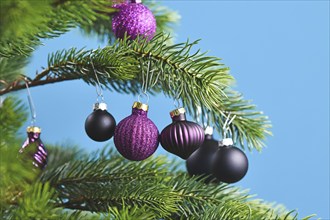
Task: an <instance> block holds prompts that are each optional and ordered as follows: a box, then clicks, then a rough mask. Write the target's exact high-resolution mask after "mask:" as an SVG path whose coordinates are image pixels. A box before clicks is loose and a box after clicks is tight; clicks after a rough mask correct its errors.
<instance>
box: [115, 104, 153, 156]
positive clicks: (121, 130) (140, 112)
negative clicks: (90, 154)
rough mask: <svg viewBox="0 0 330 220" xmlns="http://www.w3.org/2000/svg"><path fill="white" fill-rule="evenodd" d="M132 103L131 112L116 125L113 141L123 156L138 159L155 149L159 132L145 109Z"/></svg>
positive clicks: (148, 154) (149, 154)
mask: <svg viewBox="0 0 330 220" xmlns="http://www.w3.org/2000/svg"><path fill="white" fill-rule="evenodd" d="M140 104H141V103H140ZM134 105H135V103H134ZM134 105H133V110H132V114H131V115H130V116H128V117H126V118H124V119H123V120H122V121H121V122H119V124H118V125H117V127H116V130H115V135H114V143H115V146H116V148H117V150H118V151H119V153H120V154H121V155H122V156H123V157H125V158H127V159H129V160H134V161H139V160H144V159H146V158H148V157H150V156H151V155H152V154H153V153H154V152H155V151H156V149H157V147H158V144H159V142H158V135H159V132H158V129H157V127H156V125H155V124H154V123H153V122H152V121H151V120H150V119H149V118H148V117H147V113H148V112H147V110H144V109H139V108H138V107H134ZM145 106H146V105H145Z"/></svg>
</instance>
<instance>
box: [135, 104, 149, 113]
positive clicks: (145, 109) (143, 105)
mask: <svg viewBox="0 0 330 220" xmlns="http://www.w3.org/2000/svg"><path fill="white" fill-rule="evenodd" d="M132 108H136V109H141V110H143V111H145V112H147V111H148V109H149V106H148V105H147V104H143V103H141V102H134V104H133V106H132Z"/></svg>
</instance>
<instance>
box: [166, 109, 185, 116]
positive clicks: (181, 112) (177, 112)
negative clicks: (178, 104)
mask: <svg viewBox="0 0 330 220" xmlns="http://www.w3.org/2000/svg"><path fill="white" fill-rule="evenodd" d="M184 113H186V110H185V109H184V108H178V109H175V110H173V111H171V112H170V115H171V118H173V117H175V116H179V115H181V114H184Z"/></svg>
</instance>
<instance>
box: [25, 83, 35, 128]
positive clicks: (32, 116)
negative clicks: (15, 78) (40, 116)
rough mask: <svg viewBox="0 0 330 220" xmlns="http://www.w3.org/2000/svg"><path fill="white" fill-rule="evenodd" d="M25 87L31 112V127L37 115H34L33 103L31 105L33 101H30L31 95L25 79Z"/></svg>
mask: <svg viewBox="0 0 330 220" xmlns="http://www.w3.org/2000/svg"><path fill="white" fill-rule="evenodd" d="M25 86H26V91H27V94H28V96H27V97H28V101H29V106H30V111H31V118H32V121H31V125H32V126H34V125H35V123H36V121H37V113H36V109H35V107H34V103H33V100H32V95H31V93H30V89H29V85H28V82H27V79H25Z"/></svg>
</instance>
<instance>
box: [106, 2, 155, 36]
mask: <svg viewBox="0 0 330 220" xmlns="http://www.w3.org/2000/svg"><path fill="white" fill-rule="evenodd" d="M113 7H114V8H117V9H119V11H118V12H117V13H115V14H114V16H113V17H112V31H113V32H114V34H115V36H116V37H117V38H121V39H122V38H124V36H125V33H127V36H129V37H130V40H134V39H135V38H136V37H137V36H139V35H140V36H144V37H145V38H147V39H148V40H151V39H152V38H153V37H154V35H155V33H156V19H155V16H154V15H153V14H152V12H151V11H150V10H149V9H148V8H147V7H146V6H144V5H143V4H141V3H123V4H118V5H114V6H113Z"/></svg>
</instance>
